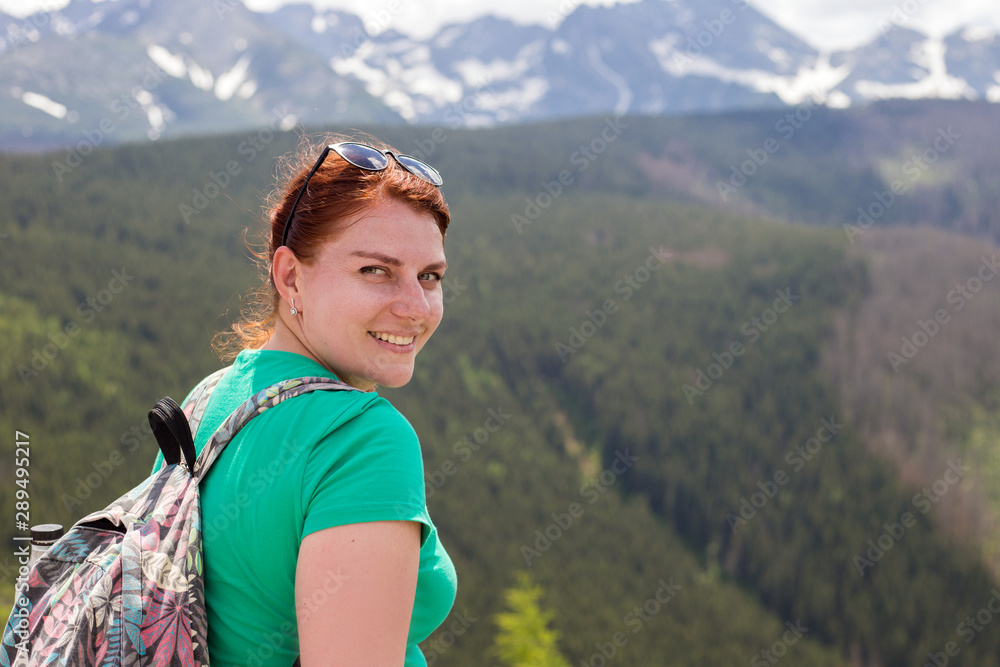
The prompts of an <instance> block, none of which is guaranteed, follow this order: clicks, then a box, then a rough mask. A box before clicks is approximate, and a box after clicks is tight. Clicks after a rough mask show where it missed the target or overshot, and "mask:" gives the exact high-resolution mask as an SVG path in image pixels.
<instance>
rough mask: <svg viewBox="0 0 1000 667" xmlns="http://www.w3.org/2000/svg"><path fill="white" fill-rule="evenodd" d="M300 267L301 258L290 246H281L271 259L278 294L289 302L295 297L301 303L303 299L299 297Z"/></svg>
mask: <svg viewBox="0 0 1000 667" xmlns="http://www.w3.org/2000/svg"><path fill="white" fill-rule="evenodd" d="M300 267H301V262H299V258H298V257H296V256H295V253H293V252H292V251H291V250H290V249H289V247H288V246H281V247H280V248H278V249H277V250H275V251H274V257H273V258H272V259H271V278H272V279H273V280H274V286H275V288H276V289H277V290H278V294H279V295H280V296H281V298H282V299H284V300H285V301H287V302H288V303H291V302H292V300H293V299H294V300H297V301H299V302H300V303H301V301H302V300H301V299H299V287H298V283H299V277H300V275H301V272H300Z"/></svg>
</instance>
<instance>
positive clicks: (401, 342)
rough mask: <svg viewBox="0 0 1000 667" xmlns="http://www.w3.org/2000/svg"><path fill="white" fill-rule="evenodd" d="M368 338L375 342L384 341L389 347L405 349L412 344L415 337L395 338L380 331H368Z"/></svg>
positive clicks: (393, 335)
mask: <svg viewBox="0 0 1000 667" xmlns="http://www.w3.org/2000/svg"><path fill="white" fill-rule="evenodd" d="M368 335H369V336H372V337H373V338H376V339H377V340H381V341H384V342H386V343H389V344H390V345H397V346H399V347H405V346H407V345H409V344H410V343H412V342H413V339H414V338H415V336H397V335H395V334H390V333H383V332H380V331H369V332H368Z"/></svg>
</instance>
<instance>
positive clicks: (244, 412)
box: [192, 377, 361, 483]
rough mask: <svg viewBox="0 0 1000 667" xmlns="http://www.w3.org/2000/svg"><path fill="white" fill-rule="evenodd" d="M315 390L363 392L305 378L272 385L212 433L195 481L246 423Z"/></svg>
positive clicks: (330, 381)
mask: <svg viewBox="0 0 1000 667" xmlns="http://www.w3.org/2000/svg"><path fill="white" fill-rule="evenodd" d="M312 391H361V390H360V389H357V388H355V387H352V386H350V385H349V384H345V383H343V382H341V381H340V380H334V379H333V378H326V377H302V378H296V379H294V380H283V381H281V382H278V383H276V384H273V385H271V386H270V387H267V388H265V389H261V390H260V391H259V392H257V393H256V394H254V395H253V396H251V397H250V398H248V399H247V400H246V401H245V402H244V403H243V405H241V406H240V407H238V408H236V409H235V410H234V411H233V412H232V414H230V415H229V417H227V418H226V421H224V422H223V423H222V426H220V427H219V428H218V430H216V431H215V433H214V434H212V438H211V439H210V440H209V441H208V443H207V444H206V445H205V447H204V448H203V449H202V450H201V454H200V455H199V456H198V460H197V461H195V464H194V472H193V473H192V474H193V477H194V479H195V482H196V483H197V482H200V481H201V480H202V479H204V477H205V475H206V474H207V473H208V470H209V468H211V467H212V464H213V463H215V460H216V459H217V458H219V455H220V454H222V450H223V449H225V448H226V445H228V444H229V442H230V441H231V440H232V439H233V438H235V437H236V434H237V433H239V431H240V429H241V428H243V427H244V426H246V425H247V423H248V422H249V421H250V420H251V419H253V418H254V417H256V416H257V415H259V414H260V413H262V412H264V411H265V410H267V409H269V408H273V407H274V406H276V405H278V404H279V403H281V402H282V401H286V400H288V399H289V398H295V397H296V396H301V395H302V394H307V393H309V392H312Z"/></svg>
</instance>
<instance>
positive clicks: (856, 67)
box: [0, 0, 1000, 147]
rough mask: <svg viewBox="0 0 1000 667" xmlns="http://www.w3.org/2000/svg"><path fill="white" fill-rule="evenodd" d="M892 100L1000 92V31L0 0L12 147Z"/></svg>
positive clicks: (0, 94) (0, 53)
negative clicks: (868, 35) (398, 22)
mask: <svg viewBox="0 0 1000 667" xmlns="http://www.w3.org/2000/svg"><path fill="white" fill-rule="evenodd" d="M889 97H906V98H926V97H936V98H968V99H984V100H988V101H992V102H1000V35H998V34H997V32H996V31H995V30H992V29H990V30H986V29H982V28H977V27H974V26H972V27H968V28H966V29H963V30H959V31H957V32H955V33H954V34H952V35H949V36H947V37H946V38H944V39H932V38H929V37H927V36H925V35H922V34H920V33H917V32H914V31H911V30H906V29H903V28H899V27H898V26H893V27H891V28H887V30H886V31H884V32H883V34H881V35H879V36H878V37H877V38H876V39H875V40H874V41H872V42H871V43H870V44H867V45H865V46H862V47H860V48H858V49H854V50H851V51H844V52H837V53H832V54H826V53H820V52H818V51H817V50H816V49H814V48H813V47H811V46H810V45H808V44H806V43H805V42H803V41H802V40H801V39H799V38H797V37H795V36H794V35H792V34H790V33H789V32H787V31H786V30H784V29H783V28H781V27H780V26H778V25H777V24H775V23H774V22H773V21H771V20H770V19H769V18H767V17H766V16H764V15H763V14H761V13H759V12H757V11H756V10H755V9H754V8H753V7H751V6H750V5H748V4H747V3H746V2H745V1H744V0H699V1H698V2H696V1H695V0H640V1H639V2H634V3H629V4H620V5H615V6H612V7H601V6H594V7H592V6H587V5H577V6H573V7H571V8H568V9H567V11H566V12H565V15H560V17H559V20H558V21H551V22H549V24H548V25H547V26H543V25H519V24H515V23H513V22H511V21H508V20H505V19H499V18H496V17H491V16H486V17H481V18H478V19H475V20H473V21H469V22H466V23H455V24H450V25H446V26H444V27H442V28H441V29H440V30H439V31H438V32H437V33H436V34H434V35H433V36H431V37H428V38H416V37H413V36H409V35H404V34H401V33H399V32H396V31H393V30H384V26H374V25H373V24H372V23H371V22H368V23H366V22H365V21H363V20H362V19H361V18H359V17H357V16H353V15H351V14H348V13H346V12H341V11H334V10H328V9H323V10H318V9H315V8H314V7H312V6H311V5H308V4H286V5H284V6H282V7H280V8H279V9H277V10H276V11H273V12H269V13H266V12H255V11H251V10H249V9H247V8H246V7H245V6H244V5H243V4H242V3H241V2H239V1H238V0H217V1H215V2H211V3H206V2H202V1H201V0H174V1H173V2H169V3H168V2H153V1H152V0H116V1H114V2H110V1H108V2H99V3H95V2H93V1H92V0H72V1H71V2H70V4H69V5H67V6H66V7H65V8H63V9H61V10H59V11H57V12H54V13H51V14H46V15H38V16H36V17H28V18H27V19H14V18H12V17H9V16H6V15H3V14H2V13H0V147H4V146H8V147H9V146H23V145H52V144H60V143H71V142H72V140H73V138H74V137H78V136H80V134H81V133H83V132H86V131H88V130H89V129H91V128H95V127H99V126H100V124H101V122H102V121H103V120H105V119H110V120H112V121H113V125H114V127H115V130H114V132H113V133H110V134H109V136H108V140H111V141H123V140H135V139H155V138H158V137H161V136H177V135H182V134H190V133H206V132H214V131H220V130H226V129H228V130H234V129H239V128H242V127H248V128H249V127H258V126H262V125H265V124H267V123H271V122H273V119H274V118H279V119H282V120H281V121H280V124H283V125H284V126H286V127H287V126H289V125H291V124H294V123H296V122H298V123H304V124H306V125H309V126H318V125H332V124H346V125H358V124H366V123H393V122H408V123H420V124H428V125H433V124H445V125H447V126H449V127H458V126H466V127H477V126H486V125H494V124H498V123H513V122H525V121H537V120H545V119H551V118H560V117H571V116H580V115H622V114H650V115H659V114H678V113H701V112H720V111H726V110H731V109H747V108H768V107H774V108H777V107H781V106H784V105H798V104H802V103H805V102H814V103H823V104H826V105H828V106H832V107H845V106H850V105H852V104H865V103H868V102H870V101H874V100H879V99H885V98H889ZM46 100H47V101H46ZM126 110H127V111H128V113H125V111H126Z"/></svg>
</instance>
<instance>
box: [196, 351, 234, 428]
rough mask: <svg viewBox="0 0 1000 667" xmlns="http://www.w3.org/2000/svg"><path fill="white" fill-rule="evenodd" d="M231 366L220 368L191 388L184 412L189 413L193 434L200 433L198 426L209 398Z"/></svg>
mask: <svg viewBox="0 0 1000 667" xmlns="http://www.w3.org/2000/svg"><path fill="white" fill-rule="evenodd" d="M230 368H231V367H230V366H226V367H225V368H220V369H219V370H217V371H215V372H214V373H212V374H211V375H209V376H208V377H207V378H205V379H204V380H202V381H201V382H199V383H198V386H196V387H195V388H194V389H192V390H191V393H190V395H188V398H187V400H186V401H185V402H184V414H185V415H187V420H188V424H189V425H190V428H191V435H192V436H194V437H197V435H198V426H199V425H200V424H201V418H202V416H204V414H205V408H206V407H207V406H208V399H209V398H211V396H212V390H213V389H215V386H216V385H217V384H219V380H221V379H222V376H223V375H225V374H226V371H228V370H229V369H230Z"/></svg>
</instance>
